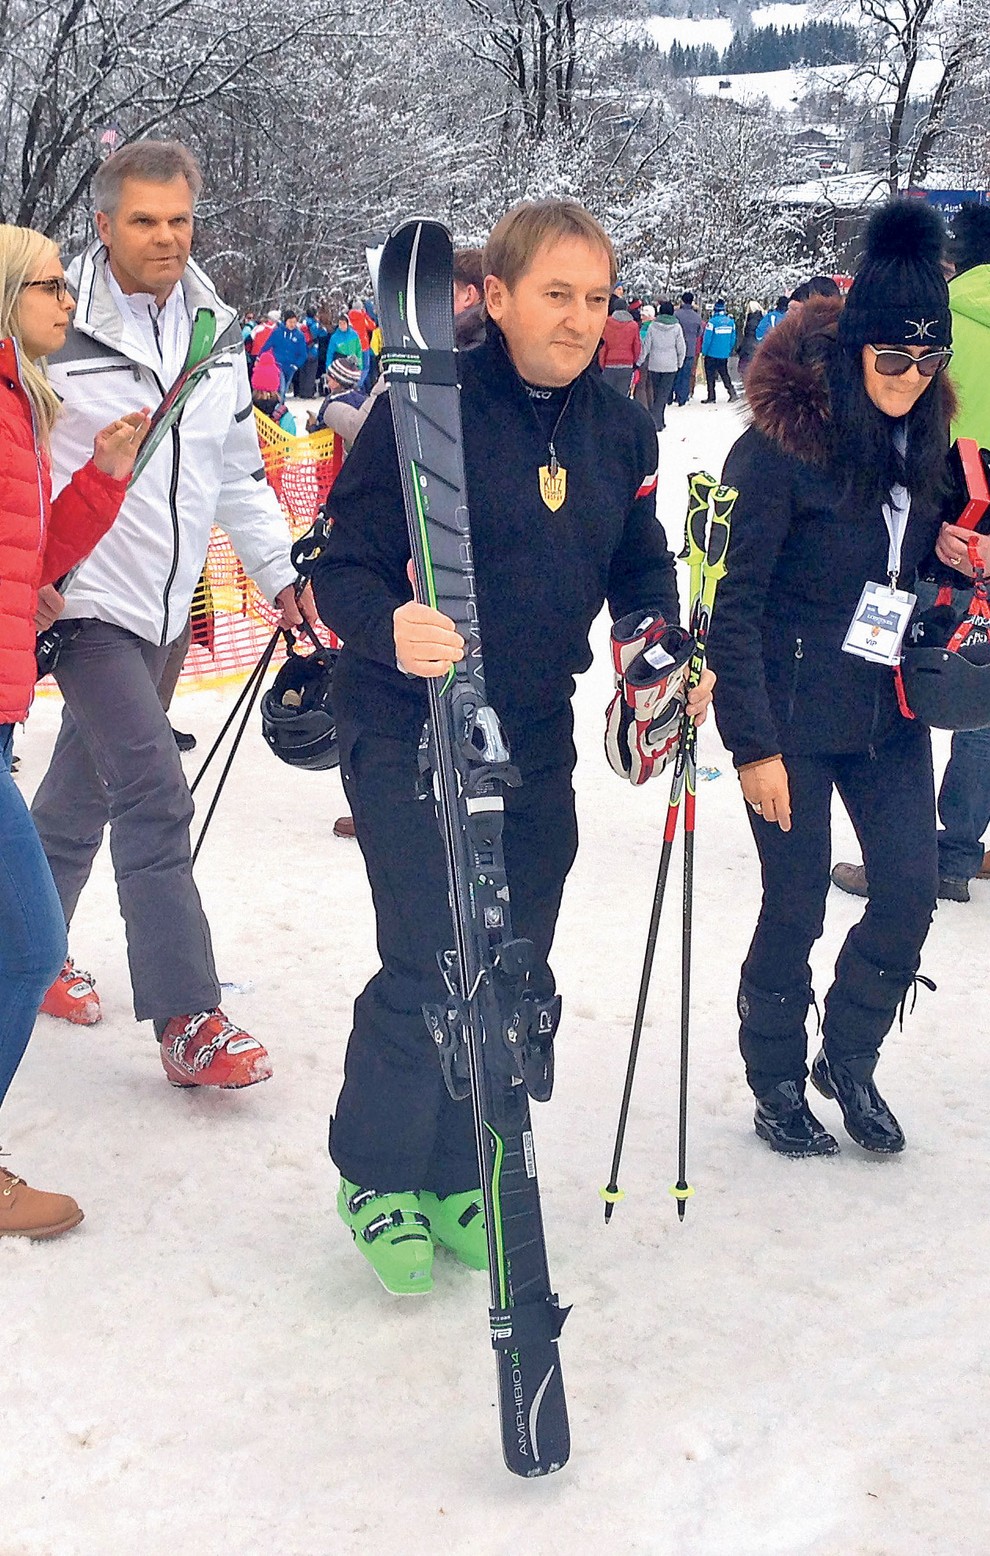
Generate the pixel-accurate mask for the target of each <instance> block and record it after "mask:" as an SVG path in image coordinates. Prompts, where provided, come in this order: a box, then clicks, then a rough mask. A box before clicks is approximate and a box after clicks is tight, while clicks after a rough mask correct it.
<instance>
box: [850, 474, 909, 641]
mask: <svg viewBox="0 0 990 1556" xmlns="http://www.w3.org/2000/svg"><path fill="white" fill-rule="evenodd" d="M910 512H911V493H910V492H909V491H908V490H907V488H906V487H904V486H901V485H900V484H898V485H897V486H893V487H891V491H890V501H889V502H885V503H884V504H883V521H884V524H885V525H886V526H887V535H888V538H889V545H888V549H887V582H886V584H880V583H875V582H873V581H872V580H871V581H870V582H869V583H867V584H866V586H865V588H864V589H863V592H862V594H861V595H860V597H859V604H858V605H857V606H856V610H855V612H854V614H853V619H852V621H851V622H850V623H849V628H848V630H847V632H846V636H845V640H844V641H843V644H842V649H843V652H844V653H846V654H855V655H857V656H858V657H859V658H860V659H872V660H873V662H874V663H875V664H882V665H890V666H894V665H899V664H900V662H901V644H902V643H903V641H904V634H905V632H906V631H907V626H908V622H909V621H910V620H911V615H912V612H913V611H914V607H915V605H916V604H917V602H918V597H917V595H916V594H911V593H910V592H909V591H908V590H906V589H898V587H897V581H898V579H899V577H900V573H901V552H902V550H903V548H904V536H905V534H906V532H907V524H908V517H909V515H910Z"/></svg>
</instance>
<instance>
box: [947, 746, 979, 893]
mask: <svg viewBox="0 0 990 1556" xmlns="http://www.w3.org/2000/svg"><path fill="white" fill-rule="evenodd" d="M938 816H939V820H940V821H941V823H942V826H943V828H944V831H942V832H940V833H939V835H938V873H939V875H944V876H948V877H949V878H950V879H951V880H956V881H968V880H972V878H973V876H974V875H975V874H976V873H977V871H978V870H979V868H980V866H981V864H982V863H983V842H982V838H983V835H984V833H985V832H986V830H987V827H988V826H990V729H967V730H960V731H959V732H958V733H957V734H955V735H953V737H952V757H951V759H950V761H949V765H948V767H947V768H946V769H945V776H944V778H943V779H942V787H941V790H940V791H939V796H938Z"/></svg>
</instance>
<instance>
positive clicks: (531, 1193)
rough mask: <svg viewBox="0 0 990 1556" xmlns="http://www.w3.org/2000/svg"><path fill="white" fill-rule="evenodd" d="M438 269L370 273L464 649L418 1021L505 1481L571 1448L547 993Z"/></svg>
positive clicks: (409, 236)
mask: <svg viewBox="0 0 990 1556" xmlns="http://www.w3.org/2000/svg"><path fill="white" fill-rule="evenodd" d="M452 266H453V251H452V247H451V240H450V234H449V233H448V232H447V230H446V228H445V227H442V226H441V225H440V224H439V223H438V222H431V221H410V222H405V223H403V224H402V225H401V226H399V227H397V228H396V230H395V231H394V232H393V233H392V235H391V236H390V237H389V239H388V240H387V242H386V243H385V245H384V247H383V249H382V250H381V251H380V255H379V258H378V272H377V293H378V304H379V321H380V323H381V327H382V334H383V337H384V346H385V351H384V360H383V366H384V369H385V373H386V377H387V379H388V382H389V400H390V402H391V407H392V417H393V421H394V423H395V436H396V443H397V446H398V451H399V466H400V469H401V472H402V491H403V497H404V500H405V507H406V518H407V521H408V525H409V542H410V548H411V553H412V558H413V564H414V568H415V576H416V593H417V597H418V598H419V599H420V600H422V601H423V602H424V603H426V604H430V605H433V606H435V607H436V608H437V609H438V610H442V611H444V612H445V613H446V614H447V615H448V616H450V617H451V618H452V620H453V621H454V622H455V623H456V624H457V628H458V631H459V632H460V633H461V635H462V636H463V638H464V640H465V643H466V645H467V648H466V653H465V657H464V659H463V660H462V661H461V663H460V664H459V665H456V666H455V667H454V668H453V669H452V671H451V672H450V674H449V675H448V676H447V678H446V679H445V680H444V681H442V682H440V681H435V680H431V681H428V683H427V684H428V687H429V698H430V718H429V722H428V724H427V727H426V730H425V731H424V739H423V746H422V749H421V758H420V762H421V768H422V769H423V772H424V775H426V777H428V780H429V781H430V782H431V783H432V786H433V791H434V794H435V798H436V804H437V819H438V822H439V826H440V831H441V834H442V836H443V842H444V848H445V851H446V856H447V873H448V882H449V890H450V904H451V918H452V921H453V939H454V948H453V949H452V950H450V951H440V952H439V953H438V956H439V961H440V967H441V970H442V972H443V975H444V981H445V983H446V986H447V990H448V998H447V999H446V1001H445V1002H444V1003H443V1004H442V1005H438V1006H433V1007H429V1008H427V1009H425V1010H424V1016H425V1017H426V1022H427V1026H428V1027H429V1029H430V1032H431V1034H432V1036H433V1038H434V1040H435V1042H436V1045H437V1051H438V1054H439V1058H440V1063H441V1065H442V1067H443V1073H444V1079H445V1081H446V1083H447V1087H448V1090H449V1091H450V1093H451V1096H453V1097H455V1098H458V1099H464V1100H465V1103H466V1102H467V1099H468V1098H470V1100H471V1104H472V1107H473V1111H474V1126H475V1134H476V1138H477V1142H478V1160H479V1164H480V1170H481V1183H482V1188H483V1192H484V1202H485V1219H486V1224H487V1229H488V1265H489V1272H490V1284H491V1310H490V1319H491V1334H492V1345H493V1347H494V1349H495V1354H496V1357H497V1363H498V1392H499V1407H500V1415H501V1424H502V1451H503V1453H504V1456H505V1462H506V1464H507V1465H508V1467H509V1469H510V1470H511V1471H512V1472H513V1474H516V1475H526V1476H532V1475H546V1474H549V1473H550V1472H551V1471H552V1470H557V1469H560V1467H561V1465H563V1464H564V1463H565V1462H566V1460H567V1456H568V1453H569V1451H570V1433H569V1429H568V1424H567V1408H566V1404H565V1400H564V1385H563V1380H562V1377H561V1371H560V1359H559V1355H558V1348H557V1339H558V1336H559V1335H560V1330H561V1327H562V1325H563V1322H564V1318H565V1317H566V1313H567V1310H566V1309H561V1307H560V1306H559V1303H558V1301H557V1297H556V1295H555V1293H554V1292H553V1291H552V1290H551V1288H550V1276H549V1272H548V1269H547V1256H546V1245H545V1242H544V1236H543V1218H542V1214H541V1210H540V1190H539V1183H538V1180H537V1176H536V1157H535V1154H534V1150H533V1135H532V1129H531V1126H530V1116H529V1099H530V1097H531V1096H532V1097H533V1098H535V1099H537V1100H539V1101H545V1100H546V1098H548V1097H549V1095H550V1091H551V1087H552V1085H553V1046H552V1045H553V1037H554V1032H555V1030H556V1026H557V1022H558V1020H559V1016H560V1000H559V998H556V997H554V998H552V999H541V998H540V997H539V996H538V994H537V993H536V991H535V989H534V988H533V987H532V985H531V981H530V971H531V968H532V964H533V958H534V952H533V947H532V945H531V944H530V942H529V941H527V940H520V939H516V938H515V937H514V935H513V932H512V923H511V919H510V912H509V887H508V883H507V881H506V874H505V863H504V859H503V855H502V810H503V803H502V793H503V789H504V787H505V786H507V785H508V786H514V785H516V784H518V782H519V776H518V774H517V773H516V772H515V770H514V769H513V767H512V766H511V762H510V755H509V750H508V747H507V744H506V741H505V737H504V735H503V733H502V729H501V726H500V724H499V720H498V717H497V715H496V713H495V711H494V709H493V708H492V707H491V706H490V704H489V703H488V700H487V698H486V696H485V679H484V667H483V662H482V649H481V627H480V624H479V621H478V612H477V605H476V596H475V582H474V561H473V556H472V550H471V526H470V519H469V515H468V500H467V492H466V487H465V476H464V454H463V448H462V434H461V411H460V391H459V389H458V384H457V366H456V355H455V351H454V322H453V274H452Z"/></svg>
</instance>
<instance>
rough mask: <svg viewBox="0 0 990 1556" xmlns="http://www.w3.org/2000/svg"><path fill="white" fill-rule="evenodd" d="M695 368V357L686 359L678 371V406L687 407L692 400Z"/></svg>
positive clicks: (676, 397) (675, 382)
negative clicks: (692, 372) (692, 375)
mask: <svg viewBox="0 0 990 1556" xmlns="http://www.w3.org/2000/svg"><path fill="white" fill-rule="evenodd" d="M693 367H694V357H693V356H692V357H685V358H684V361H683V362H682V363H681V365H680V367H679V368H678V369H677V377H676V378H675V379H674V399H675V400H676V401H677V403H678V405H686V404H687V403H688V401H689V400H690V398H691V370H692V368H693Z"/></svg>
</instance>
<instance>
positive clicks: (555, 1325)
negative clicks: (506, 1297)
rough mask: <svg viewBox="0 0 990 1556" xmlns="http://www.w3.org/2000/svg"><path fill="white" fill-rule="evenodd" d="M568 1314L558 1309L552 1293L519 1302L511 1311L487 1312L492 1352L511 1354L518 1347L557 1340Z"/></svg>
mask: <svg viewBox="0 0 990 1556" xmlns="http://www.w3.org/2000/svg"><path fill="white" fill-rule="evenodd" d="M570 1311H571V1310H570V1308H569V1307H563V1308H562V1307H561V1305H560V1299H559V1297H558V1296H557V1293H556V1292H553V1294H552V1295H551V1296H548V1297H538V1298H537V1300H536V1301H535V1302H520V1303H518V1304H517V1305H516V1306H515V1307H504V1308H496V1307H493V1308H489V1310H488V1317H489V1320H490V1321H491V1326H492V1349H493V1350H495V1351H515V1350H518V1349H519V1348H520V1347H522V1346H526V1345H539V1344H542V1343H546V1342H547V1341H554V1340H559V1339H560V1331H561V1330H562V1329H563V1327H564V1322H565V1320H566V1318H567V1315H568V1313H569V1312H570Z"/></svg>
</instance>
